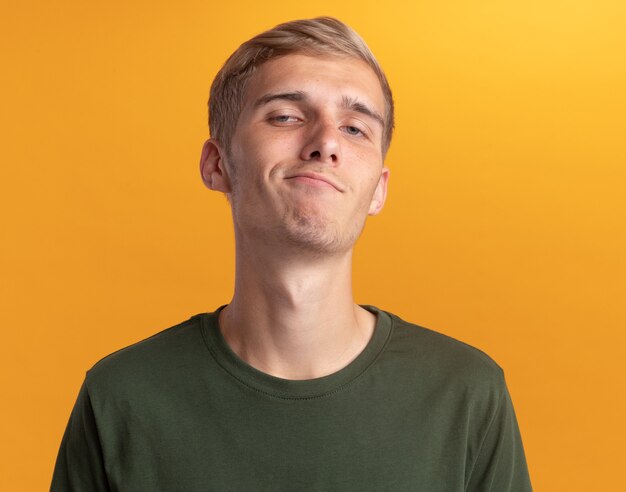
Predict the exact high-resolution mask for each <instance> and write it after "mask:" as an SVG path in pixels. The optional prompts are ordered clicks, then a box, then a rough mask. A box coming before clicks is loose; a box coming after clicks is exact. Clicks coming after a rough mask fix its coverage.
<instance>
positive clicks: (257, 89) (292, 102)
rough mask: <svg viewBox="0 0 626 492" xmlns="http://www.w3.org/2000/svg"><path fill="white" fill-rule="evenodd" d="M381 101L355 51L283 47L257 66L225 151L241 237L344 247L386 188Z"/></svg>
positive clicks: (305, 245)
mask: <svg viewBox="0 0 626 492" xmlns="http://www.w3.org/2000/svg"><path fill="white" fill-rule="evenodd" d="M384 108H385V101H384V96H383V93H382V89H381V87H380V83H379V81H378V78H377V77H376V75H375V73H374V71H373V70H372V69H371V68H370V67H369V66H368V65H367V64H365V63H364V62H363V61H361V60H358V59H354V58H345V57H341V58H340V57H323V58H320V57H313V56H307V55H303V54H291V55H286V56H283V57H279V58H275V59H272V60H270V61H268V62H266V63H264V64H263V65H261V67H260V68H259V69H258V70H257V71H256V72H255V73H254V75H253V76H252V77H251V79H250V80H249V82H248V86H247V90H246V96H245V99H244V104H243V109H242V112H241V114H240V117H239V120H238V123H237V127H236V129H235V133H234V135H233V138H232V141H231V147H230V151H229V152H228V153H227V155H226V156H224V158H225V160H226V169H227V171H230V177H231V194H230V200H231V203H232V207H233V218H234V221H235V228H236V230H237V232H238V235H239V238H240V239H242V240H246V239H247V238H251V239H255V238H256V240H259V239H260V240H261V241H266V242H267V241H270V242H272V241H274V242H275V241H276V240H278V241H279V242H282V244H285V242H286V243H288V244H290V245H296V246H298V247H301V248H304V249H306V250H309V251H313V252H317V253H323V252H343V251H347V250H349V249H350V248H352V246H353V245H354V242H355V241H356V239H357V238H358V236H359V235H360V233H361V231H362V229H363V226H364V225H365V219H366V217H367V215H368V214H370V215H374V214H376V213H378V212H379V211H380V209H381V208H382V206H383V204H384V200H385V196H386V189H387V178H388V174H389V171H388V170H387V169H386V168H384V167H383V151H382V139H383V117H384Z"/></svg>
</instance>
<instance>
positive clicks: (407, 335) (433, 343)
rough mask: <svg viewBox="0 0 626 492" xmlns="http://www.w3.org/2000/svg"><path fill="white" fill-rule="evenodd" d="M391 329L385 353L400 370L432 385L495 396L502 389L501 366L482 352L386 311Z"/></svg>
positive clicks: (499, 394) (496, 396)
mask: <svg viewBox="0 0 626 492" xmlns="http://www.w3.org/2000/svg"><path fill="white" fill-rule="evenodd" d="M387 314H388V315H389V316H390V318H391V323H392V331H391V335H390V338H389V341H388V345H387V347H386V351H385V352H386V355H387V357H393V358H394V359H395V360H396V363H398V364H401V365H402V367H403V373H404V374H407V375H411V374H413V375H414V377H416V378H427V379H428V380H429V381H430V382H431V383H432V384H433V385H436V386H440V387H454V388H455V391H460V390H463V389H465V390H466V391H467V390H471V391H472V392H475V393H478V394H477V395H476V396H479V394H480V395H481V396H488V395H489V397H490V398H495V399H496V400H497V399H499V397H500V396H501V395H502V392H503V391H504V389H505V381H504V373H503V370H502V368H501V367H500V366H499V365H498V364H497V363H496V362H495V361H494V360H493V359H492V358H491V357H490V356H489V355H487V354H486V353H485V352H483V351H482V350H480V349H478V348H476V347H473V346H471V345H469V344H467V343H464V342H462V341H460V340H456V339H455V338H452V337H450V336H448V335H444V334H443V333H439V332H437V331H435V330H432V329H429V328H425V327H423V326H420V325H416V324H414V323H410V322H407V321H405V320H403V319H402V318H400V317H399V316H397V315H395V314H392V313H387Z"/></svg>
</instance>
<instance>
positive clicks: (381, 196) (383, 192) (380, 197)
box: [368, 166, 391, 215]
mask: <svg viewBox="0 0 626 492" xmlns="http://www.w3.org/2000/svg"><path fill="white" fill-rule="evenodd" d="M390 172H391V171H389V168H388V167H386V166H383V170H382V171H381V173H380V178H378V183H377V184H376V189H375V190H374V196H372V201H371V202H370V208H369V211H368V214H369V215H378V213H379V212H380V211H381V210H382V209H383V205H385V200H386V199H387V182H388V181H389V173H390Z"/></svg>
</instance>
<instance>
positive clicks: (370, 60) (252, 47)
mask: <svg viewBox="0 0 626 492" xmlns="http://www.w3.org/2000/svg"><path fill="white" fill-rule="evenodd" d="M290 53H305V54H312V55H339V56H342V55H343V56H349V57H352V58H358V59H361V60H363V61H364V62H366V63H367V64H368V65H369V66H370V67H371V68H372V69H373V70H374V72H375V73H376V75H377V76H378V80H379V81H380V86H381V88H382V91H383V95H384V98H385V116H384V119H385V125H384V129H383V141H382V148H383V153H386V152H387V149H388V148H389V144H390V143H391V135H392V133H393V126H394V111H393V98H392V95H391V89H390V88H389V83H388V82H387V78H386V77H385V74H384V73H383V71H382V69H381V68H380V65H379V64H378V62H377V61H376V58H374V55H373V54H372V52H371V51H370V49H369V48H368V47H367V45H366V44H365V41H363V39H362V38H361V37H360V36H359V35H358V34H357V33H356V32H355V31H353V30H352V29H351V28H350V27H348V26H347V25H345V24H344V23H343V22H341V21H339V20H337V19H334V18H332V17H317V18H315V19H304V20H296V21H291V22H285V23H284V24H279V25H278V26H276V27H274V28H273V29H270V30H268V31H265V32H263V33H261V34H259V35H257V36H255V37H253V38H252V39H250V40H248V41H246V42H245V43H243V44H242V45H241V46H240V47H239V48H237V50H236V51H235V52H234V53H233V54H232V55H231V56H230V57H229V58H228V60H226V63H224V66H223V67H222V68H221V69H220V71H219V72H218V74H217V75H216V76H215V79H214V80H213V84H212V85H211V92H210V96H209V130H210V132H211V137H213V138H215V139H216V140H218V141H219V142H220V143H222V145H224V146H225V148H226V149H227V151H228V149H229V148H230V142H231V139H232V136H233V134H234V132H235V127H236V126H237V120H238V119H239V114H240V113H241V109H242V106H243V99H244V95H245V90H246V84H247V83H248V81H249V80H250V78H251V76H252V74H253V73H254V71H255V70H256V68H257V67H259V66H260V65H262V64H263V63H265V62H266V61H268V60H270V59H272V58H275V57H279V56H284V55H287V54H290Z"/></svg>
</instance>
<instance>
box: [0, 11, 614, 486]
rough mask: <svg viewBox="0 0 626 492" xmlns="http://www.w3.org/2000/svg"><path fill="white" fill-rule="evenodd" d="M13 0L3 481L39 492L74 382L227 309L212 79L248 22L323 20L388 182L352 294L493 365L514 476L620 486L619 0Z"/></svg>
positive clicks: (228, 249)
mask: <svg viewBox="0 0 626 492" xmlns="http://www.w3.org/2000/svg"><path fill="white" fill-rule="evenodd" d="M260 3H263V2H256V1H254V2H253V1H243V2H242V1H241V0H239V1H236V2H224V3H222V4H220V5H217V4H216V3H215V2H209V1H200V0H193V1H182V2H161V1H156V2H155V1H154V0H152V1H147V0H137V1H133V2H126V1H120V0H113V1H109V2H79V1H77V0H59V1H55V2H49V1H48V2H44V1H42V0H30V1H23V2H19V3H18V2H13V4H12V6H7V7H4V8H3V9H2V10H3V14H2V16H1V17H2V18H1V19H0V33H1V34H0V36H1V37H2V43H0V50H1V51H2V60H3V61H2V66H3V68H2V71H3V75H2V77H1V79H0V84H2V92H1V94H2V95H1V97H2V110H1V111H0V130H1V132H0V135H1V138H2V145H1V146H0V156H1V162H2V165H1V167H0V178H1V180H0V183H1V186H2V190H1V194H0V200H1V203H0V205H1V207H2V208H1V210H2V216H3V217H2V227H1V230H0V249H1V251H0V252H1V260H0V261H1V263H0V267H1V270H2V273H1V278H2V281H1V282H0V302H1V303H2V307H1V309H0V322H1V324H0V326H1V327H2V328H1V329H2V338H1V340H2V342H1V343H0V364H2V367H1V368H0V374H1V376H0V377H1V378H2V380H1V381H0V384H1V388H2V401H3V404H2V406H1V410H0V412H2V415H1V418H0V425H1V427H0V435H1V436H2V446H1V448H0V450H1V451H0V452H1V453H2V454H3V456H0V463H1V466H2V470H1V472H0V489H1V490H11V491H13V490H28V491H30V490H33V491H34V490H44V489H46V488H47V487H48V486H49V480H50V476H51V473H52V468H53V465H54V459H55V456H56V452H57V449H58V445H59V442H60V439H61V436H62V433H63V430H64V427H65V424H66V422H67V419H68V417H69V412H70V409H71V407H72V405H73V402H74V399H75V397H76V394H77V391H78V388H79V385H80V383H81V381H82V378H83V376H84V371H85V370H86V369H88V368H89V367H91V365H92V364H93V363H95V362H96V361H97V360H98V359H100V358H101V357H103V356H104V355H106V354H108V353H110V352H111V351H113V350H115V349H117V348H120V347H122V346H124V345H128V344H130V343H132V342H135V341H137V340H140V339H142V338H144V337H146V336H148V335H150V334H152V333H154V332H156V331H158V330H160V329H163V328H165V327H167V326H170V325H172V324H175V323H177V322H178V321H181V320H184V319H186V318H188V317H189V316H191V315H193V314H195V313H197V312H201V311H209V310H213V309H214V308H215V307H217V306H218V305H220V304H221V303H224V302H227V301H228V299H229V295H230V292H231V289H232V279H231V277H232V267H233V253H232V246H233V244H232V237H231V236H232V233H231V226H230V216H229V210H228V206H227V203H226V200H224V198H223V197H220V196H218V195H216V194H212V193H210V192H209V191H207V190H206V189H205V188H203V186H202V184H201V182H200V179H199V174H198V169H197V167H198V158H199V154H200V147H201V144H202V142H203V140H204V139H205V138H206V136H207V129H206V122H205V120H206V107H205V105H206V98H207V94H208V88H209V85H210V81H211V79H212V77H213V75H214V74H215V72H216V71H217V69H218V68H219V66H220V64H221V63H222V62H223V61H224V59H225V58H226V56H227V55H228V54H229V53H230V52H231V51H232V50H233V49H234V48H236V46H237V45H238V44H239V42H241V41H243V40H244V39H246V38H247V37H249V36H251V35H253V34H254V33H256V32H258V31H260V30H262V29H265V28H269V27H271V26H273V25H275V24H276V23H278V22H281V21H284V20H288V19H292V18H300V17H311V16H315V15H320V14H330V15H334V16H337V17H339V18H341V19H343V20H345V21H346V22H348V23H349V24H351V25H352V26H353V27H355V28H356V29H357V30H358V31H359V32H360V33H361V34H362V35H363V36H364V37H365V39H367V40H368V42H369V44H370V46H371V47H372V49H373V50H374V52H375V53H376V54H377V56H378V57H379V59H380V61H381V63H382V64H383V66H384V67H385V69H386V71H387V73H388V76H389V78H390V81H391V84H392V88H393V89H394V95H395V99H396V103H397V133H396V136H395V141H394V143H393V145H392V148H391V151H390V153H389V156H388V165H389V166H390V167H391V169H392V175H391V182H390V197H389V201H388V205H387V208H386V210H385V211H384V212H383V214H382V215H381V216H379V217H376V218H373V219H372V220H371V221H370V223H369V225H368V227H367V229H366V232H365V234H364V237H363V238H362V240H361V242H360V244H359V246H358V248H357V253H356V264H355V281H356V291H357V295H358V300H359V302H362V303H371V304H375V305H378V306H380V307H383V308H385V309H387V310H391V311H394V312H396V313H397V314H399V315H401V316H402V317H404V318H406V319H409V320H412V321H414V322H416V323H419V324H422V325H426V326H429V327H431V328H434V329H437V330H440V331H444V332H446V333H448V334H450V335H452V336H454V337H456V338H459V339H461V340H464V341H466V342H468V343H470V344H473V345H476V346H478V347H480V348H482V349H483V350H485V351H486V352H487V353H489V354H490V355H491V356H492V357H493V358H495V359H496V360H497V361H498V362H499V363H500V365H502V366H503V367H504V369H505V371H506V374H507V378H508V382H509V386H510V390H511V393H512V395H513V399H514V402H515V404H516V409H517V413H518V417H519V422H520V426H521V429H522V434H523V437H524V442H525V446H526V450H527V457H528V462H529V466H530V471H531V476H532V479H533V482H534V485H535V488H536V490H538V491H539V490H545V491H568V492H574V491H591V490H593V491H596V490H598V491H600V490H602V491H603V490H618V488H619V487H620V486H623V477H622V471H621V466H622V465H623V460H624V451H623V443H624V439H626V432H625V426H624V415H626V396H625V395H626V384H625V377H624V375H625V374H626V364H625V360H626V348H625V347H626V334H625V333H624V328H626V312H625V311H626V309H625V305H626V303H625V301H626V296H625V292H624V291H625V289H624V287H625V285H626V282H625V279H626V276H625V273H626V272H625V270H626V266H625V260H624V252H625V250H626V231H625V229H626V227H625V224H626V220H625V217H624V216H625V215H626V214H625V211H626V198H625V197H626V193H625V191H626V190H625V188H626V170H625V169H626V167H625V165H626V144H625V141H626V139H625V138H624V133H625V130H626V56H625V53H626V29H625V28H624V26H625V25H626V7H625V5H626V4H625V3H624V2H623V1H621V0H614V1H603V0H588V1H581V0H570V1H556V0H531V1H528V0H527V1H521V0H520V1H503V0H491V1H487V0H474V1H471V2H461V1H422V0H417V1H411V2H409V1H406V2H400V1H395V2H394V1H390V2H383V3H382V4H381V2H379V1H366V0H359V1H354V0H346V1H344V2H336V1H330V0H318V1H316V2H291V1H290V2H287V1H271V0H270V1H269V2H266V3H265V5H266V7H265V10H266V11H265V12H257V11H256V9H257V8H258V7H257V6H258V5H259V4H260Z"/></svg>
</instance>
